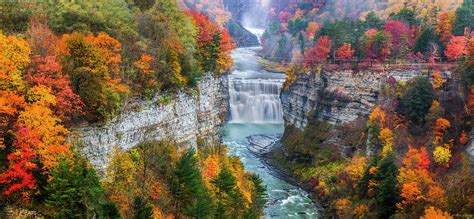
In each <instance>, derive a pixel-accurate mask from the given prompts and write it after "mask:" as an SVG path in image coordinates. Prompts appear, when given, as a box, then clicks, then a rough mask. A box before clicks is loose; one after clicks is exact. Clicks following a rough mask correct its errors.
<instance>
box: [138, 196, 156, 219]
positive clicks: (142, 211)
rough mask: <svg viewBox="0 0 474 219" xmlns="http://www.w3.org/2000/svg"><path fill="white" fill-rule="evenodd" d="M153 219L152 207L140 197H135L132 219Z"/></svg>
mask: <svg viewBox="0 0 474 219" xmlns="http://www.w3.org/2000/svg"><path fill="white" fill-rule="evenodd" d="M148 218H153V209H152V207H151V206H150V205H149V204H148V203H147V202H146V201H145V200H143V199H142V198H141V197H135V200H134V202H133V219H148Z"/></svg>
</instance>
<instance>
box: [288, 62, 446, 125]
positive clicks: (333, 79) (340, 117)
mask: <svg viewBox="0 0 474 219" xmlns="http://www.w3.org/2000/svg"><path fill="white" fill-rule="evenodd" d="M447 74H449V73H447ZM422 75H426V76H427V73H425V72H424V71H422V70H406V69H403V70H397V69H393V70H390V71H384V72H376V71H364V72H358V73H354V72H353V71H352V70H341V71H332V72H324V71H323V72H322V73H321V74H319V75H310V74H307V75H304V76H301V77H299V78H298V79H297V80H296V81H295V83H293V84H292V85H291V86H290V87H289V88H288V89H287V90H285V91H284V92H283V93H282V95H281V99H282V104H283V118H284V120H285V125H286V126H294V127H296V128H298V129H300V130H303V129H304V128H305V127H306V125H307V123H308V118H310V117H311V116H312V117H315V118H317V119H318V120H321V121H325V122H328V123H330V124H333V125H342V124H344V123H350V122H352V121H355V120H356V119H357V118H359V117H366V116H368V115H369V114H370V111H371V110H372V108H373V107H374V106H375V105H376V104H377V102H378V101H380V100H379V92H380V91H381V88H382V86H383V84H385V83H386V82H387V80H388V79H389V78H391V77H392V78H394V79H395V80H397V81H407V80H409V79H411V78H414V77H416V76H422Z"/></svg>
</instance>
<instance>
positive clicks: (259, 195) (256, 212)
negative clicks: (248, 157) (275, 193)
mask: <svg viewBox="0 0 474 219" xmlns="http://www.w3.org/2000/svg"><path fill="white" fill-rule="evenodd" d="M248 179H249V180H250V181H252V183H253V187H254V189H253V191H252V203H251V205H250V208H249V209H248V210H247V212H246V214H245V218H249V219H257V218H260V216H262V215H263V207H265V204H266V203H267V201H266V200H265V194H266V191H267V188H266V186H264V185H263V181H262V179H261V178H260V177H259V176H258V175H256V174H251V175H250V176H248Z"/></svg>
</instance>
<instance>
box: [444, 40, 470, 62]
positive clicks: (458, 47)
mask: <svg viewBox="0 0 474 219" xmlns="http://www.w3.org/2000/svg"><path fill="white" fill-rule="evenodd" d="M466 44H467V39H466V37H465V36H454V37H452V38H451V40H449V43H448V45H446V50H445V51H444V54H445V55H446V57H448V59H449V60H450V61H458V60H459V59H461V58H462V57H463V56H464V55H466V53H467V50H466V48H467V47H466Z"/></svg>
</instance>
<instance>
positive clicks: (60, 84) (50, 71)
mask: <svg viewBox="0 0 474 219" xmlns="http://www.w3.org/2000/svg"><path fill="white" fill-rule="evenodd" d="M40 21H41V20H40ZM40 21H33V20H32V21H31V22H30V28H29V30H28V34H29V36H30V37H29V42H30V45H31V48H32V51H33V56H32V60H31V63H30V66H29V69H28V71H27V74H25V79H26V81H27V83H28V84H29V85H30V87H33V86H35V85H43V86H46V87H48V88H50V89H51V91H52V94H53V95H55V96H56V101H57V104H56V105H55V106H54V107H53V111H54V113H55V115H57V116H59V118H60V119H61V120H63V121H70V120H71V118H72V117H73V115H74V114H82V106H83V103H82V101H81V99H80V97H79V96H78V95H76V94H75V93H74V92H73V91H72V89H71V87H70V86H69V84H70V82H71V81H70V79H69V76H68V75H67V74H64V73H62V72H61V65H60V64H59V62H58V61H57V59H56V56H55V45H56V44H57V43H58V39H57V37H56V36H55V35H54V34H53V33H52V32H51V30H50V29H49V28H48V26H47V25H46V24H44V23H41V22H40Z"/></svg>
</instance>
